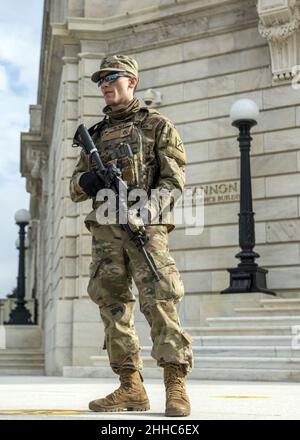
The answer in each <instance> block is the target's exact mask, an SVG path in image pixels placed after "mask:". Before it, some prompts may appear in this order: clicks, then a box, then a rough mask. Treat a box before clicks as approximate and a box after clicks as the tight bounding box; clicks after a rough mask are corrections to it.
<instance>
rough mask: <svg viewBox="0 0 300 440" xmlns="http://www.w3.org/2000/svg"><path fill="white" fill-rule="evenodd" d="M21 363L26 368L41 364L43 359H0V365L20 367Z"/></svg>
mask: <svg viewBox="0 0 300 440" xmlns="http://www.w3.org/2000/svg"><path fill="white" fill-rule="evenodd" d="M23 365H25V366H26V368H27V367H28V365H29V366H32V367H36V366H43V365H44V359H34V360H32V359H17V360H16V359H3V360H2V359H0V367H1V368H2V367H9V366H11V367H18V368H21V367H23Z"/></svg>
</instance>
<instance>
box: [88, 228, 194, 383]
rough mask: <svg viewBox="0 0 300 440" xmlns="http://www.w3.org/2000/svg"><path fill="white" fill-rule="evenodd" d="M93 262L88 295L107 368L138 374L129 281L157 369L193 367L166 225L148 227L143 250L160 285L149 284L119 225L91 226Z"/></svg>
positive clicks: (180, 285) (145, 269)
mask: <svg viewBox="0 0 300 440" xmlns="http://www.w3.org/2000/svg"><path fill="white" fill-rule="evenodd" d="M91 233H92V262H91V264H90V281H89V284H88V294H89V296H90V298H91V299H92V300H93V301H94V302H95V303H96V304H98V306H99V309H100V315H101V318H102V320H103V323H104V328H105V346H106V349H107V352H108V356H109V361H110V365H111V367H112V369H113V371H114V372H115V373H117V374H118V372H119V371H120V369H121V368H132V369H135V370H140V369H142V360H141V358H140V346H139V339H138V336H137V334H136V330H135V325H134V308H135V302H136V300H135V296H134V294H133V292H132V277H133V279H134V281H135V284H136V286H137V289H138V292H139V303H140V310H141V312H142V313H143V314H144V315H145V317H146V319H147V321H148V323H149V325H150V327H151V339H152V342H153V347H152V352H151V355H152V357H153V358H154V359H156V361H157V364H158V365H159V366H163V365H164V364H165V363H169V362H171V363H175V364H183V365H185V367H186V370H187V371H191V369H192V366H193V354H192V347H191V343H192V341H191V337H190V336H189V335H188V334H187V333H186V332H184V331H183V330H182V328H181V326H180V322H179V318H178V315H177V310H176V303H178V302H179V301H180V300H181V299H182V297H183V293H184V288H183V283H182V281H181V278H180V274H179V272H178V270H177V268H176V265H175V262H174V259H173V258H172V257H171V256H170V254H169V248H168V232H167V228H166V226H164V225H151V226H148V227H147V233H148V236H149V241H148V242H147V244H146V246H145V249H146V250H147V251H148V253H149V254H150V255H151V256H152V258H153V259H154V261H155V264H156V267H157V269H158V272H159V275H160V278H161V280H160V281H159V282H158V283H157V282H155V281H153V278H152V275H151V273H150V271H149V269H148V267H147V266H146V264H145V262H144V260H143V258H142V256H141V254H140V253H139V251H138V250H137V249H136V247H135V246H134V244H133V243H132V242H131V241H129V240H128V238H127V235H126V233H125V232H124V231H123V230H122V229H121V227H120V226H119V225H96V224H93V225H92V226H91Z"/></svg>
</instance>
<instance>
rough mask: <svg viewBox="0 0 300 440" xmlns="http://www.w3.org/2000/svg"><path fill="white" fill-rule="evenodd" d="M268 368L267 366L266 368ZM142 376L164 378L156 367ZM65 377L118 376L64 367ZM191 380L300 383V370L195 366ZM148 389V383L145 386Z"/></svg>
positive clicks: (103, 369) (105, 369)
mask: <svg viewBox="0 0 300 440" xmlns="http://www.w3.org/2000/svg"><path fill="white" fill-rule="evenodd" d="M265 367H267V366H265ZM142 375H143V377H144V378H145V379H160V380H162V378H163V371H162V368H159V367H157V366H156V365H154V366H153V367H144V369H143V371H142ZM63 376H64V377H82V378H86V377H99V378H114V379H117V377H118V376H117V375H116V374H115V373H114V372H113V371H112V369H111V368H110V367H94V366H89V367H68V366H66V367H63ZM189 379H191V380H193V379H203V380H244V381H248V380H249V381H289V380H290V381H294V382H296V381H300V370H292V369H290V368H289V366H287V368H282V369H277V368H274V366H273V365H272V366H271V367H270V366H268V367H267V368H255V369H254V368H253V367H252V366H251V365H250V366H249V368H222V367H221V368H214V366H209V367H208V368H207V367H205V366H201V367H200V366H199V365H195V367H194V369H193V371H192V372H191V373H189ZM145 386H146V387H147V383H146V384H145Z"/></svg>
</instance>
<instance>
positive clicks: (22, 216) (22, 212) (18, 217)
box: [15, 209, 30, 224]
mask: <svg viewBox="0 0 300 440" xmlns="http://www.w3.org/2000/svg"><path fill="white" fill-rule="evenodd" d="M15 222H16V223H17V224H20V223H25V224H28V223H29V222H30V213H29V211H27V209H19V211H17V212H16V213H15Z"/></svg>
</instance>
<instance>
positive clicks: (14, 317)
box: [5, 209, 33, 325]
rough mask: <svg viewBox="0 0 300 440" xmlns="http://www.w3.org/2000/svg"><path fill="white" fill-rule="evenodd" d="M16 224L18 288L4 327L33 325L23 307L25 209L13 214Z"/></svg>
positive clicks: (26, 310) (27, 213) (26, 221)
mask: <svg viewBox="0 0 300 440" xmlns="http://www.w3.org/2000/svg"><path fill="white" fill-rule="evenodd" d="M15 221H16V224H17V225H19V227H20V230H19V241H18V243H17V244H18V247H19V271H18V287H17V296H16V307H15V308H14V309H13V310H12V311H11V312H10V315H9V321H8V322H5V324H6V325H8V324H10V325H26V324H33V322H32V320H31V313H30V312H29V310H28V309H27V308H26V307H25V304H26V301H25V227H26V226H27V225H28V223H29V221H30V214H29V212H28V211H27V210H26V209H20V210H19V211H17V212H16V214H15Z"/></svg>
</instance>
